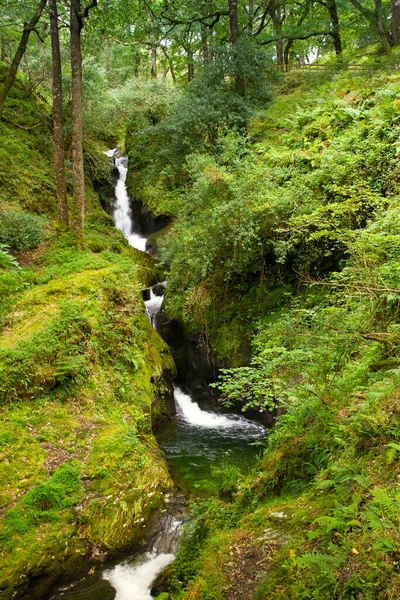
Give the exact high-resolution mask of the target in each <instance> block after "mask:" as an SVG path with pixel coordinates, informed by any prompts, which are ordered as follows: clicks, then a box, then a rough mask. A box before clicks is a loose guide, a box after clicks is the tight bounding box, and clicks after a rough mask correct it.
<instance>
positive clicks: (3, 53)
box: [1, 35, 7, 62]
mask: <svg viewBox="0 0 400 600" xmlns="http://www.w3.org/2000/svg"><path fill="white" fill-rule="evenodd" d="M1 60H2V61H3V62H7V46H6V39H5V37H4V36H3V35H2V36H1Z"/></svg>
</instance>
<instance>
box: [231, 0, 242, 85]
mask: <svg viewBox="0 0 400 600" xmlns="http://www.w3.org/2000/svg"><path fill="white" fill-rule="evenodd" d="M228 12H229V33H230V38H231V44H232V51H233V55H234V58H235V60H236V61H237V55H236V52H235V49H236V44H237V41H238V39H239V17H238V4H237V0H228ZM235 70H236V73H235V90H236V93H237V94H239V95H240V96H244V94H245V88H244V79H243V77H242V75H241V74H240V73H238V66H237V64H236V65H235Z"/></svg>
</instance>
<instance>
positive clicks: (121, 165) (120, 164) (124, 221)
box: [113, 152, 147, 252]
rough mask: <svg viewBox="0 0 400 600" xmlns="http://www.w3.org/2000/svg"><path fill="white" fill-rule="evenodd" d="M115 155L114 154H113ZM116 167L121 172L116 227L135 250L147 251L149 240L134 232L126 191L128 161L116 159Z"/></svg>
mask: <svg viewBox="0 0 400 600" xmlns="http://www.w3.org/2000/svg"><path fill="white" fill-rule="evenodd" d="M113 155H114V152H113ZM115 166H116V167H117V169H118V171H119V179H118V182H117V185H116V186H115V199H116V201H115V203H114V213H113V218H114V222H115V227H116V228H117V229H119V231H121V232H122V233H123V234H124V236H125V237H126V239H127V240H128V242H129V244H130V245H131V246H133V248H137V249H138V250H142V251H143V252H145V251H146V242H147V238H146V237H143V236H141V235H139V234H138V233H134V232H132V216H131V207H130V199H129V196H128V190H127V189H126V175H127V173H128V159H127V158H126V157H125V156H121V157H120V158H116V159H115Z"/></svg>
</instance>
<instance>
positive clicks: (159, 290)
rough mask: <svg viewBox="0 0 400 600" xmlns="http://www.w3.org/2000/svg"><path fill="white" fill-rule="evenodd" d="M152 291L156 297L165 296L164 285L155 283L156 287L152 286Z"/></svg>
mask: <svg viewBox="0 0 400 600" xmlns="http://www.w3.org/2000/svg"><path fill="white" fill-rule="evenodd" d="M152 289H153V293H154V294H155V295H156V296H164V294H165V285H164V284H163V283H157V284H156V285H153V288H152Z"/></svg>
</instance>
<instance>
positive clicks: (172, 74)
mask: <svg viewBox="0 0 400 600" xmlns="http://www.w3.org/2000/svg"><path fill="white" fill-rule="evenodd" d="M161 50H162V51H163V54H164V56H165V58H166V59H167V61H168V66H169V72H170V73H171V77H172V81H173V82H174V83H176V75H175V67H174V62H173V60H172V57H171V55H170V54H168V52H167V49H166V48H165V46H161Z"/></svg>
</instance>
